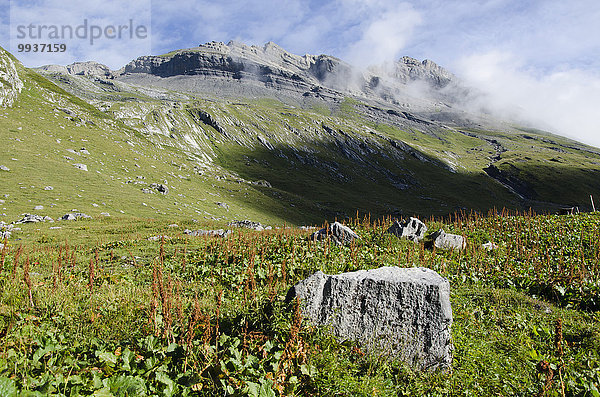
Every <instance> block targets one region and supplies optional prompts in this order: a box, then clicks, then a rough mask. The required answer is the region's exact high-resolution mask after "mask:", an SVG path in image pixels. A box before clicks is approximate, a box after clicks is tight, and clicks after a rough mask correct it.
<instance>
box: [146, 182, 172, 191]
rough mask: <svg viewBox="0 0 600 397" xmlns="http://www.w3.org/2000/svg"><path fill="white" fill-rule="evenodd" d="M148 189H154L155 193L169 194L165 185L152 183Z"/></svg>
mask: <svg viewBox="0 0 600 397" xmlns="http://www.w3.org/2000/svg"><path fill="white" fill-rule="evenodd" d="M150 187H151V188H152V189H155V190H156V191H157V192H159V193H162V194H167V193H169V188H168V187H167V185H163V184H162V183H152V184H151V185H150ZM142 190H143V189H142Z"/></svg>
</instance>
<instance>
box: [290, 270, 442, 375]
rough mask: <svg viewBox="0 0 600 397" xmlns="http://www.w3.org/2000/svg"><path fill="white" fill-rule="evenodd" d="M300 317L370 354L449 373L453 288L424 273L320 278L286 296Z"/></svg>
mask: <svg viewBox="0 0 600 397" xmlns="http://www.w3.org/2000/svg"><path fill="white" fill-rule="evenodd" d="M296 297H299V298H300V301H301V310H302V316H303V317H304V318H305V319H307V320H308V321H310V322H312V323H313V324H314V325H317V326H325V327H329V328H330V329H331V331H332V332H333V334H334V335H335V336H336V337H338V338H339V339H341V340H353V341H356V342H358V343H359V345H360V346H361V347H362V348H363V349H365V351H367V352H374V353H375V354H385V355H387V356H390V357H395V358H399V359H400V360H402V361H404V362H406V363H407V364H409V365H411V366H413V367H414V368H417V369H420V370H433V369H440V370H446V369H448V368H450V365H451V363H452V343H451V339H450V327H451V325H452V309H451V306H450V284H449V283H448V280H446V279H445V278H443V277H441V276H440V275H439V274H437V273H436V272H434V271H433V270H430V269H426V268H399V267H382V268H379V269H374V270H359V271H357V272H351V273H343V274H338V275H333V276H332V275H327V274H324V273H323V272H320V271H319V272H316V273H314V274H313V275H312V276H310V277H308V278H307V279H305V280H303V281H301V282H299V283H298V284H296V285H295V286H294V287H292V288H291V289H290V291H289V292H288V299H290V300H291V299H295V298H296Z"/></svg>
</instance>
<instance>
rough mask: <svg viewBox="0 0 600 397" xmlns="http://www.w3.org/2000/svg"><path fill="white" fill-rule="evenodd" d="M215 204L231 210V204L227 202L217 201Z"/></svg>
mask: <svg viewBox="0 0 600 397" xmlns="http://www.w3.org/2000/svg"><path fill="white" fill-rule="evenodd" d="M215 204H216V205H218V206H219V207H221V208H225V209H226V210H229V204H227V203H220V202H216V203H215Z"/></svg>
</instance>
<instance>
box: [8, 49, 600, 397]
mask: <svg viewBox="0 0 600 397" xmlns="http://www.w3.org/2000/svg"><path fill="white" fill-rule="evenodd" d="M461 84H462V83H461V82H460V81H459V80H458V79H457V78H456V77H455V76H454V75H452V74H451V73H450V72H448V71H447V70H445V69H444V68H442V67H441V66H438V65H436V64H435V63H433V62H431V61H417V60H415V59H412V58H408V57H404V58H402V59H400V60H399V61H398V62H396V63H395V64H394V65H393V70H392V71H390V70H387V69H385V70H384V69H383V68H382V69H372V70H370V71H369V72H368V73H366V72H365V73H363V74H360V73H358V72H357V71H356V69H353V67H351V66H350V65H348V64H347V63H345V62H344V61H342V60H340V59H338V58H335V57H331V56H327V55H318V56H313V55H305V56H302V57H301V56H298V55H294V54H291V53H289V52H287V51H285V50H284V49H282V48H281V47H279V46H277V45H276V44H274V43H271V42H269V43H267V44H265V45H264V46H248V45H245V44H242V43H238V42H230V43H228V44H224V43H218V42H211V43H207V44H203V45H200V46H198V47H194V48H189V49H181V50H176V51H172V52H169V53H166V54H162V55H156V56H150V55H149V56H144V57H140V58H138V59H135V60H132V61H131V62H130V63H129V64H127V65H126V66H124V67H123V68H122V69H120V70H110V68H108V67H106V66H104V65H102V64H99V63H96V62H81V63H75V64H72V65H69V66H59V65H47V66H43V67H40V68H27V67H25V66H23V65H22V64H21V63H20V62H19V60H18V59H17V58H16V57H15V56H13V54H10V53H9V52H7V51H5V50H4V49H2V48H0V145H1V146H0V236H1V237H2V238H1V241H0V396H216V395H223V396H256V397H275V396H582V397H583V396H586V397H587V396H589V397H600V213H599V212H596V208H595V204H594V200H596V203H597V204H598V205H600V149H598V148H595V147H593V146H589V145H586V144H583V143H580V142H577V141H574V140H571V139H568V138H564V137H561V136H558V135H554V134H551V133H549V132H546V131H543V130H540V129H536V128H534V127H532V126H531V125H526V124H523V123H519V122H515V121H510V120H509V121H506V120H500V119H498V118H496V117H495V116H492V115H490V114H488V113H478V112H475V111H473V109H472V107H468V106H466V105H464V104H465V103H466V102H467V101H469V100H471V98H473V97H476V96H477V95H478V93H477V92H473V91H472V90H471V91H470V90H469V89H467V88H465V87H464V86H463V85H461ZM415 87H421V88H419V90H420V91H419V93H418V95H417V94H415V91H414V90H415ZM422 87H426V88H422ZM410 217H416V218H418V219H420V221H422V222H423V223H424V224H425V225H426V229H427V230H426V232H424V233H425V234H424V238H422V239H421V238H419V239H414V240H411V239H406V238H402V237H398V236H396V235H393V234H391V233H389V232H388V229H389V228H390V226H392V225H393V224H395V222H396V221H397V220H405V219H409V218H410ZM335 222H339V223H341V224H343V225H345V226H347V227H348V228H350V229H351V230H352V231H354V232H355V233H356V235H357V238H354V239H352V241H349V242H345V241H344V243H340V242H338V241H336V240H334V239H332V238H330V237H332V236H331V235H330V232H328V230H332V229H328V228H329V227H330V226H333V225H337V224H335ZM321 228H324V229H325V231H324V232H323V234H322V235H320V236H318V234H319V230H320V229H321ZM440 229H443V230H444V231H445V232H446V233H449V234H450V235H453V236H455V237H456V238H459V237H460V239H461V240H460V241H464V244H462V245H461V246H460V247H459V248H458V249H445V248H442V247H441V246H439V245H437V243H436V241H437V240H436V236H437V234H436V231H438V230H440ZM315 232H316V233H315ZM384 266H397V267H400V268H413V267H421V268H427V269H431V270H433V271H435V272H437V273H438V274H439V275H441V276H442V277H444V278H445V279H446V280H447V281H448V282H449V284H450V303H451V311H452V324H451V327H450V334H451V343H452V346H451V349H450V350H451V356H452V362H451V366H450V368H449V369H448V370H444V371H438V370H420V369H418V368H415V367H414V366H411V365H409V364H408V363H406V362H404V361H403V360H401V359H399V358H397V357H394V356H387V355H385V354H383V353H381V354H380V353H377V352H374V351H368V349H366V348H364V347H363V345H362V344H361V342H360V341H355V340H344V339H343V338H338V337H335V336H334V333H332V332H331V331H332V330H331V329H330V327H328V326H322V325H316V324H315V323H314V322H313V321H310V319H308V318H306V317H305V316H303V306H302V301H301V300H300V299H290V294H289V291H290V288H292V287H293V286H294V285H296V284H297V283H299V282H301V281H302V280H305V279H306V278H307V277H309V276H311V275H312V274H314V273H315V272H317V271H322V272H323V273H325V274H327V275H338V274H342V273H347V272H356V271H360V270H370V269H378V268H381V267H384ZM409 311H412V309H409ZM382 322H385V319H382Z"/></svg>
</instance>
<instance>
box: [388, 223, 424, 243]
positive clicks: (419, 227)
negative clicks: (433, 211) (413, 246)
mask: <svg viewBox="0 0 600 397" xmlns="http://www.w3.org/2000/svg"><path fill="white" fill-rule="evenodd" d="M425 232H427V226H425V224H424V223H423V222H421V221H420V220H419V219H417V218H412V217H411V218H410V219H403V220H402V221H400V222H398V221H395V222H394V223H393V224H392V226H390V227H389V229H388V230H387V232H386V233H390V234H393V235H394V236H397V237H399V238H406V239H408V240H410V241H414V242H415V243H416V242H419V241H421V240H423V238H424V237H425Z"/></svg>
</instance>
